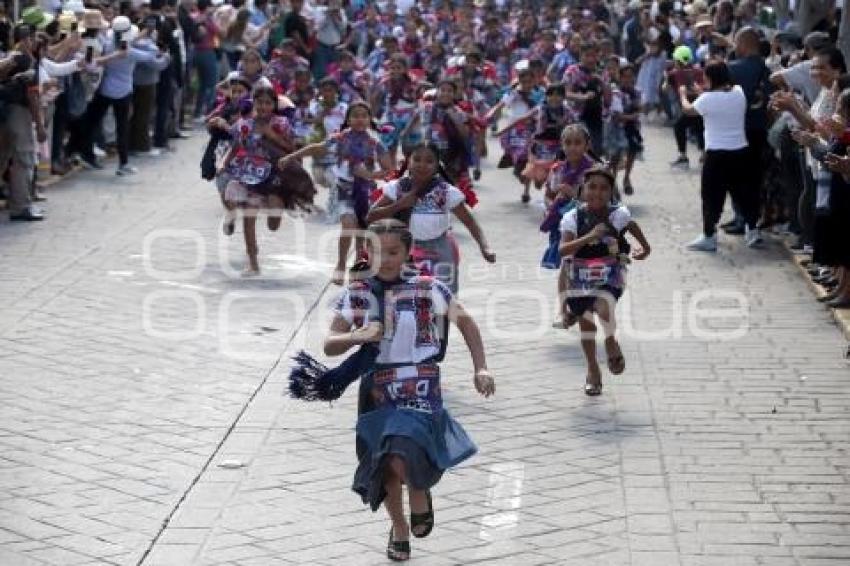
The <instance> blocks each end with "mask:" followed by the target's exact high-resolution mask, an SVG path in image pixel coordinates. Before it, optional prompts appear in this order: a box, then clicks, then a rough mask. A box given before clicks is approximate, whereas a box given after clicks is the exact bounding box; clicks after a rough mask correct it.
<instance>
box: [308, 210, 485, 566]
mask: <svg viewBox="0 0 850 566" xmlns="http://www.w3.org/2000/svg"><path fill="white" fill-rule="evenodd" d="M411 242H412V236H411V234H410V232H408V231H407V228H406V227H405V226H404V224H403V223H402V222H400V221H398V220H393V219H386V220H381V221H378V222H376V223H374V224H372V225H370V227H369V238H368V243H367V248H368V251H369V258H370V272H371V273H373V274H374V275H373V276H372V277H370V278H368V279H363V280H359V281H356V282H354V283H352V284H351V285H350V287H349V288H348V289H347V290H346V292H345V293H344V294H343V296H342V298H341V299H340V301H339V304H338V307H337V312H336V316H335V317H334V319H333V321H332V323H331V328H330V332H329V334H328V336H327V338H326V339H325V354H327V355H340V354H342V353H344V352H346V351H348V350H349V349H351V348H352V347H354V346H360V345H362V344H366V343H371V344H373V345H374V346H376V347H377V349H378V354H377V358H376V360H375V363H374V365H373V367H372V369H371V370H369V371H367V372H366V373H365V375H364V376H363V378H362V379H361V382H360V403H359V411H358V412H359V417H358V419H357V429H356V435H357V454H358V458H359V464H358V466H357V470H356V472H355V474H354V483H353V486H352V487H353V489H354V491H355V492H357V493H358V494H359V495H360V497H361V498H362V500H363V502H364V503H366V504H368V505H369V506H370V507H371V509H372V510H373V511H376V510H377V509H378V507H379V506H380V505H381V504H382V503H383V505H384V507H385V508H386V510H387V514H388V515H389V518H390V529H389V541H388V543H387V557H388V558H389V559H390V560H393V561H403V560H408V559H409V558H410V535H411V534H412V535H413V536H414V537H417V538H422V537H425V536H427V535H428V534H430V532H431V530H432V529H433V527H434V507H433V501H432V498H431V492H430V490H431V489H432V488H433V487H434V486H435V485H436V484H437V482H438V481H439V480H440V478H441V477H442V475H443V473H444V472H445V470H447V469H448V468H451V467H453V466H456V465H458V464H459V463H460V462H462V461H464V460H466V459H467V458H469V457H470V456H472V455H473V454H474V453H475V452H476V447H475V445H474V444H473V443H472V441H471V440H470V439H469V437H468V436H467V434H466V432H465V431H464V430H463V428H462V427H461V426H460V424H459V423H458V422H457V421H455V420H454V419H453V418H452V417H451V416H450V415H449V413H448V411H446V409H445V408H444V407H443V403H442V398H441V387H440V367H439V365H438V364H439V362H440V361H442V359H443V356H444V354H445V351H446V337H447V335H448V324H447V323H448V321H452V322H454V323H455V325H456V326H457V327H458V329H459V330H460V332H461V334H462V335H463V338H464V341H465V342H466V344H467V347H468V348H469V351H470V353H471V355H472V363H473V366H474V368H475V369H474V372H475V373H474V375H473V385H474V387H475V389H476V390H477V391H478V392H479V393H481V394H482V395H484V396H485V397H489V396H490V395H492V394H493V393H494V392H495V383H494V381H493V378H492V377H491V376H490V374H489V372H488V371H487V363H486V360H485V356H484V346H483V344H482V341H481V335H480V333H479V330H478V326H477V325H476V323H475V321H474V320H473V319H472V317H471V316H470V315H469V314H468V313H467V312H466V311H465V310H464V309H463V307H462V306H461V305H460V304H459V303H458V302H457V301H455V300H454V298H453V296H452V293H451V291H449V289H448V288H447V287H446V286H445V285H443V284H442V283H440V282H439V281H437V280H436V279H433V278H429V277H409V278H405V277H404V275H403V268H404V265H405V263H406V262H407V259H408V255H409V253H410V247H411ZM405 486H406V488H407V499H408V504H409V512H410V521H409V522H408V517H407V516H405V513H404V501H403V500H404V489H405Z"/></svg>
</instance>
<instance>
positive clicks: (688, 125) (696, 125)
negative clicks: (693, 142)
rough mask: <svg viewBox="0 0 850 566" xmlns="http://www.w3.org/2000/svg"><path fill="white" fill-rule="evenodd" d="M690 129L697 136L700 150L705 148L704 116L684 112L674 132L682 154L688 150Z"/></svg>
mask: <svg viewBox="0 0 850 566" xmlns="http://www.w3.org/2000/svg"><path fill="white" fill-rule="evenodd" d="M688 130H691V131H692V132H693V133H694V135H695V136H696V137H697V147H698V148H699V150H700V151H702V150H703V149H704V148H705V137H704V136H703V124H702V117H701V116H688V115H687V114H682V115H681V116H679V119H678V120H676V124H675V125H674V126H673V133H674V134H675V136H676V147H677V148H678V149H679V153H680V154H682V155H684V154H686V153H687V152H688Z"/></svg>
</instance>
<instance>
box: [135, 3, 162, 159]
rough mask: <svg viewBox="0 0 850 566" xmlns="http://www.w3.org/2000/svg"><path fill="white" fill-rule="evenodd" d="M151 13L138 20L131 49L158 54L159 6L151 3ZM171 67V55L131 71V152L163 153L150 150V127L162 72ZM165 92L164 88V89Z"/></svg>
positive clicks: (159, 38) (140, 65)
mask: <svg viewBox="0 0 850 566" xmlns="http://www.w3.org/2000/svg"><path fill="white" fill-rule="evenodd" d="M149 8H150V10H151V11H150V13H148V14H147V15H145V16H144V17H143V18H142V19H141V20H140V25H141V26H142V31H141V33H140V37H139V39H138V40H137V41H136V42H135V44H134V46H135V47H137V48H139V49H144V50H146V51H157V50H159V49H161V48H162V47H165V45H164V41H163V40H164V39H166V38H164V37H162V36H161V35H160V29H159V28H160V27H161V23H162V22H161V16H160V13H159V11H160V3H159V1H157V2H156V3H151V4H150V6H149ZM170 64H171V55H170V54H169V53H164V54H163V56H162V57H158V58H157V59H156V60H155V61H153V62H151V63H148V62H139V63H138V64H137V65H136V67H135V69H134V70H133V87H134V88H133V104H132V108H133V112H132V115H131V118H130V151H133V152H138V153H145V154H148V155H150V156H151V157H156V156H159V155H160V154H161V153H162V149H161V148H159V147H151V133H150V123H151V117H152V116H153V113H154V111H155V106H156V104H157V92H158V90H159V89H160V88H161V85H160V84H159V83H160V76H161V73H162V71H164V70H165V69H167V68H168V67H169V65H170ZM166 88H167V87H166Z"/></svg>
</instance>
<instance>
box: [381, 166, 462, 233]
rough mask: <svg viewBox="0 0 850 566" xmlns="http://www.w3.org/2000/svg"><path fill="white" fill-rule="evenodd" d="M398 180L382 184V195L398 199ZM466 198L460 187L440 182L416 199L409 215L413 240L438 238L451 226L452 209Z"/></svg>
mask: <svg viewBox="0 0 850 566" xmlns="http://www.w3.org/2000/svg"><path fill="white" fill-rule="evenodd" d="M398 184H399V181H398V180H395V181H390V182H389V183H387V184H386V185H384V189H383V193H384V196H385V197H387V198H388V199H390V200H398V198H399V194H398V192H399V191H398ZM465 200H466V197H465V196H464V194H463V193H462V192H461V190H460V189H458V188H457V187H455V186H454V185H450V184H448V183H440V185H439V186H437V187H435V188H433V189H432V190H431V191H430V192H428V194H426V195H425V196H424V197H421V198H420V199H419V200H417V201H416V204H415V205H414V206H413V211H412V212H411V215H410V233H411V234H412V235H413V239H414V240H418V241H426V240H433V239H435V238H439V237H440V236H442V235H443V234H445V233H446V231H447V230H448V229H449V228H450V227H451V215H452V210H454V209H455V208H457V207H458V206H459V205H461V204H462V203H463V202H464V201H465Z"/></svg>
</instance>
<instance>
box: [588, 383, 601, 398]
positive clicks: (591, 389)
mask: <svg viewBox="0 0 850 566" xmlns="http://www.w3.org/2000/svg"><path fill="white" fill-rule="evenodd" d="M584 394H585V395H587V396H588V397H597V396H599V395H602V384H601V383H585V384H584Z"/></svg>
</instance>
